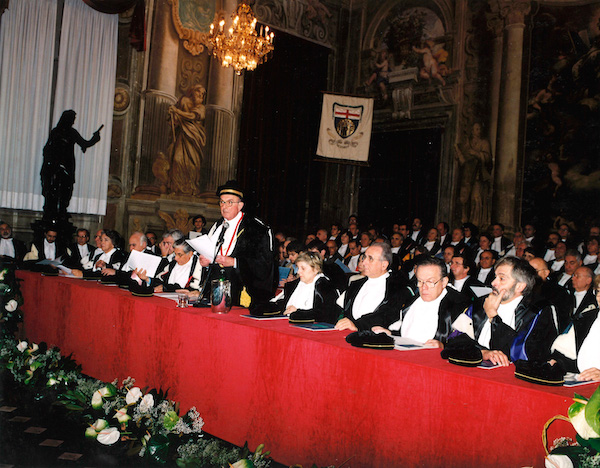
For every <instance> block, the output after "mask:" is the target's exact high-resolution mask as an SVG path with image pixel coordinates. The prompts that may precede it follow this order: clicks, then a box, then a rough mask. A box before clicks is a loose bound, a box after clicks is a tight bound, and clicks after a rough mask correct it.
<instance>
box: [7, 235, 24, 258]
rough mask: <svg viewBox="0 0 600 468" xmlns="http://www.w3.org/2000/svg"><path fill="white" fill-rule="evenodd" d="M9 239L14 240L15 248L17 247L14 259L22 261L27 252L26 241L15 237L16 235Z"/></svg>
mask: <svg viewBox="0 0 600 468" xmlns="http://www.w3.org/2000/svg"><path fill="white" fill-rule="evenodd" d="M7 240H10V241H12V245H13V248H14V249H15V256H14V261H16V262H22V261H23V257H24V256H25V254H26V253H27V247H26V246H25V243H24V242H23V241H20V240H19V239H15V238H14V237H12V238H10V239H7ZM6 258H7V259H9V258H12V257H6Z"/></svg>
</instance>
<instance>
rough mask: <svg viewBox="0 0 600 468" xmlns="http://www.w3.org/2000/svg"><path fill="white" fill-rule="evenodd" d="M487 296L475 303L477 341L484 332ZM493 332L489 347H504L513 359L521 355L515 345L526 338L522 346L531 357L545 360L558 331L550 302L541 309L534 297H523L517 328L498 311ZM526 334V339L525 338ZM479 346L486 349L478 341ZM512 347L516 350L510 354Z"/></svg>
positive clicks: (501, 348)
mask: <svg viewBox="0 0 600 468" xmlns="http://www.w3.org/2000/svg"><path fill="white" fill-rule="evenodd" d="M484 300H485V299H484V298H480V299H479V300H478V301H477V302H476V303H475V306H474V307H473V330H474V332H475V341H477V339H478V338H479V336H480V335H481V331H482V330H483V326H484V325H485V322H486V321H487V320H488V317H487V315H486V313H485V311H484V310H483V301H484ZM491 325H492V336H491V339H490V348H489V349H493V350H499V351H502V352H503V353H504V354H506V356H508V357H509V358H510V359H511V360H512V361H515V360H517V359H520V358H522V357H520V356H517V355H516V354H515V352H516V351H520V348H521V347H519V350H517V349H515V346H517V345H518V344H519V342H520V341H523V343H522V344H523V347H524V349H525V352H526V354H527V358H528V359H529V360H535V361H539V360H544V359H548V358H549V356H550V347H551V346H552V343H553V342H554V340H555V339H556V336H557V332H556V327H555V325H554V320H553V314H552V309H551V308H550V307H549V306H543V307H542V308H541V309H540V308H539V307H538V306H536V304H533V303H532V302H531V297H530V296H529V297H524V298H523V300H522V301H521V303H520V304H519V305H518V306H517V308H516V310H515V328H514V330H513V329H512V328H511V327H509V326H508V325H507V324H505V323H504V322H503V321H502V319H501V318H500V316H499V315H496V316H495V317H494V318H493V319H492V322H491ZM525 338H526V339H525ZM477 347H478V348H480V349H485V348H484V347H483V346H481V345H479V343H477ZM511 351H513V353H512V354H511Z"/></svg>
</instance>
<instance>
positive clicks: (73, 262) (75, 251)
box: [65, 228, 96, 268]
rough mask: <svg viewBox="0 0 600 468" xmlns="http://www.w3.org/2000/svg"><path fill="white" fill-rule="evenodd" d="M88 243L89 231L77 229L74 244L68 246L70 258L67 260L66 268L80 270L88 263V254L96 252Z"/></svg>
mask: <svg viewBox="0 0 600 468" xmlns="http://www.w3.org/2000/svg"><path fill="white" fill-rule="evenodd" d="M89 241H90V231H88V230H87V229H84V228H80V229H77V232H76V234H75V242H74V243H72V244H71V245H70V246H69V249H70V250H71V256H70V257H69V260H68V266H70V267H71V268H81V266H82V265H83V264H84V263H86V262H88V261H89V257H90V254H92V253H93V252H94V251H95V250H96V247H94V246H93V245H91V244H89ZM65 263H67V262H65Z"/></svg>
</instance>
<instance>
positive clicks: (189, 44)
mask: <svg viewBox="0 0 600 468" xmlns="http://www.w3.org/2000/svg"><path fill="white" fill-rule="evenodd" d="M171 3H172V13H173V25H174V26H175V30H176V31H177V34H178V35H179V39H181V40H182V41H183V47H184V48H185V49H186V50H187V51H189V52H190V53H191V54H192V55H199V54H201V53H202V52H203V51H204V48H205V47H207V46H208V33H209V31H210V23H212V21H213V19H214V16H215V2H214V0H171Z"/></svg>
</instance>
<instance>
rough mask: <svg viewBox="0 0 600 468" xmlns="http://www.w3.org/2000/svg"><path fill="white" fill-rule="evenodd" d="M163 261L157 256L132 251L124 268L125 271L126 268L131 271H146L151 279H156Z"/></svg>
mask: <svg viewBox="0 0 600 468" xmlns="http://www.w3.org/2000/svg"><path fill="white" fill-rule="evenodd" d="M161 260H162V258H161V257H159V256H157V255H152V254H148V253H143V252H138V251H137V250H132V251H131V253H130V254H129V259H128V260H127V263H126V264H125V265H124V266H123V270H125V267H129V269H130V270H131V271H133V270H138V269H140V270H146V275H148V277H149V278H154V277H156V273H157V271H156V270H158V266H159V265H160V261H161Z"/></svg>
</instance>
